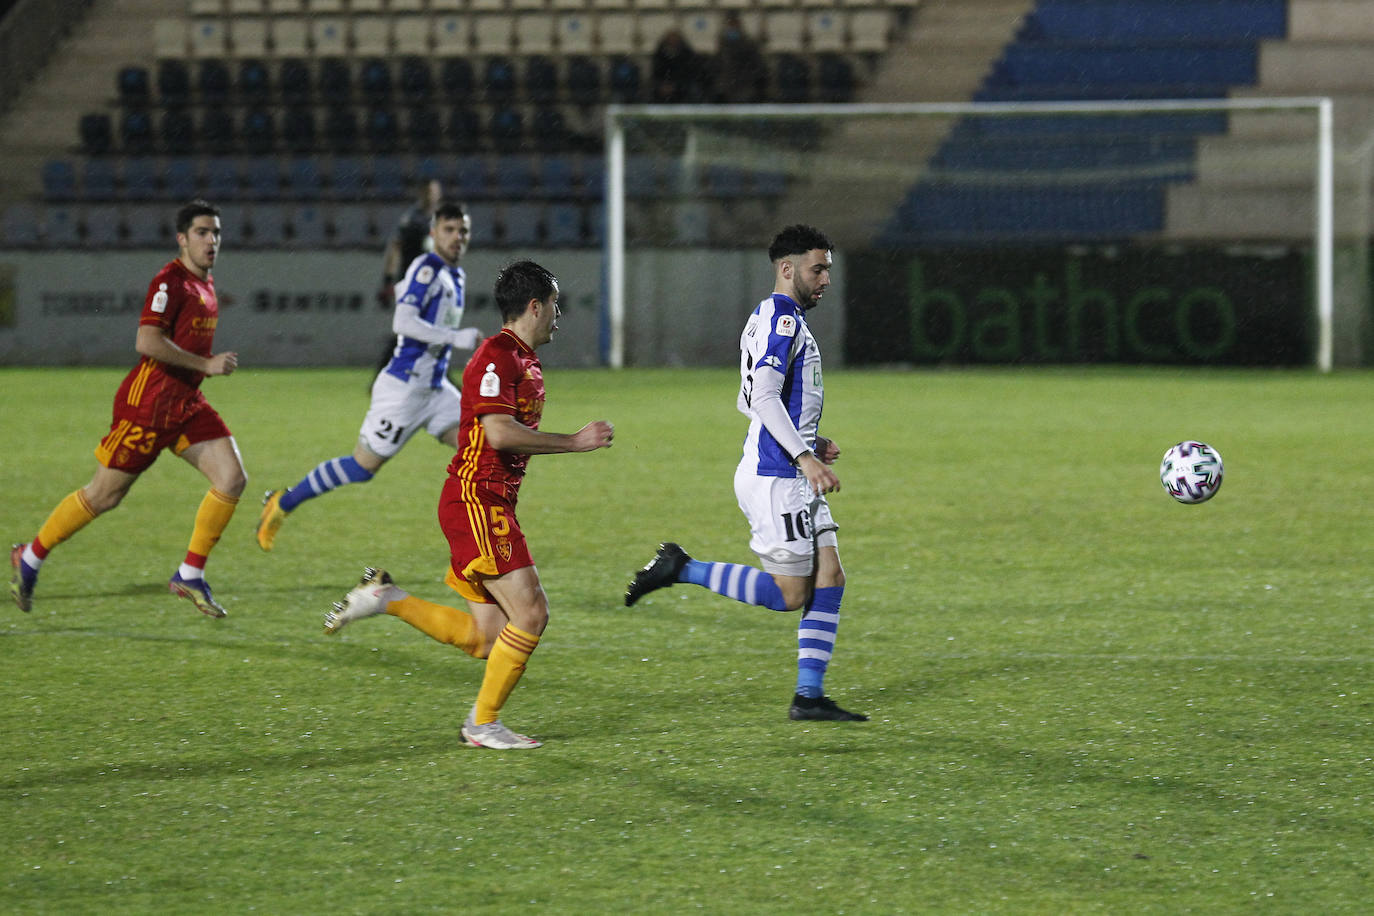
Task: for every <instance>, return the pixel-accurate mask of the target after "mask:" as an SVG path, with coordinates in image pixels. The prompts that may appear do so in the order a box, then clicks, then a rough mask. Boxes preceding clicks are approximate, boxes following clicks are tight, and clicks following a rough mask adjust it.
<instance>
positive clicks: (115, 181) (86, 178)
mask: <svg viewBox="0 0 1374 916" xmlns="http://www.w3.org/2000/svg"><path fill="white" fill-rule="evenodd" d="M134 161H137V160H134ZM118 185H119V176H118V175H117V174H116V173H115V164H114V160H112V159H87V160H86V161H85V162H84V163H83V164H82V166H81V195H80V196H81V199H82V200H114V199H115V198H116V197H118V196H119V189H118Z"/></svg>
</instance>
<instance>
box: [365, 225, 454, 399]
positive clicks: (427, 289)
mask: <svg viewBox="0 0 1374 916" xmlns="http://www.w3.org/2000/svg"><path fill="white" fill-rule="evenodd" d="M465 282H466V274H464V272H463V268H461V267H456V266H451V265H449V264H448V263H447V262H446V261H445V260H444V259H443V258H441V257H439V256H438V255H437V254H435V253H434V252H432V251H430V252H426V253H424V254H422V255H420V256H419V257H418V258H416V259H415V260H414V261H411V262H410V267H409V268H407V270H406V275H405V277H403V278H402V279H401V282H399V283H397V284H396V321H395V325H394V326H395V327H396V330H397V331H398V333H397V335H396V348H395V350H393V351H392V353H391V361H390V362H388V363H387V364H386V368H385V369H383V370H382V371H383V372H386V373H387V374H388V375H393V376H395V377H396V378H398V379H401V380H402V381H409V380H411V379H412V378H413V379H418V380H421V381H423V382H425V383H426V384H427V385H428V386H429V387H430V388H438V387H440V386H441V385H442V384H443V382H444V379H445V378H446V377H447V374H448V363H449V357H450V356H451V355H452V352H453V341H452V338H453V333H454V332H455V331H457V330H458V326H459V325H460V324H462V322H463V304H464V303H463V289H464V284H465ZM417 320H418V324H417V323H416V322H417ZM426 326H428V327H426ZM402 327H408V328H409V330H410V333H404V332H402V331H401V328H402ZM431 329H432V331H433V333H430V330H431Z"/></svg>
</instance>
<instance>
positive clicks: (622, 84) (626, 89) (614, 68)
mask: <svg viewBox="0 0 1374 916" xmlns="http://www.w3.org/2000/svg"><path fill="white" fill-rule="evenodd" d="M642 82H643V81H642V78H641V76H640V69H639V64H638V63H636V62H635V61H634V60H632V59H631V58H628V57H614V58H612V59H611V70H610V87H611V99H612V100H613V101H616V102H619V103H621V104H622V105H628V104H633V103H635V102H638V101H639V96H640V90H641V84H642Z"/></svg>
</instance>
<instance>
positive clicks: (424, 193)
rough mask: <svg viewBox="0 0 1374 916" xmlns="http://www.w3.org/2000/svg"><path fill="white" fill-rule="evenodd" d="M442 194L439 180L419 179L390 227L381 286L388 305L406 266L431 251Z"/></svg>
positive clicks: (383, 260) (383, 261)
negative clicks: (411, 198) (409, 200)
mask: <svg viewBox="0 0 1374 916" xmlns="http://www.w3.org/2000/svg"><path fill="white" fill-rule="evenodd" d="M442 196H443V186H442V185H441V184H440V183H439V181H438V179H434V178H430V179H425V180H424V181H422V182H420V183H419V185H417V186H416V189H415V203H413V204H411V205H410V207H408V208H407V209H406V211H405V212H404V213H402V214H401V218H400V219H399V220H397V221H396V228H394V229H392V230H391V237H390V238H389V239H388V240H387V243H386V253H385V254H384V255H383V259H382V288H383V289H384V290H386V293H387V298H388V302H387V303H386V304H387V305H388V306H390V305H391V303H390V301H389V300H390V296H391V290H392V289H393V288H394V287H395V286H396V284H397V283H398V282H400V280H401V275H402V274H403V273H404V272H405V269H406V268H407V267H409V266H410V263H411V262H412V261H414V260H415V259H416V258H418V257H419V256H420V255H421V254H423V253H424V252H425V251H433V250H434V245H433V243H432V242H431V241H430V234H429V229H430V224H431V223H432V221H433V218H434V207H435V206H436V205H437V204H438V203H439V198H440V197H442ZM388 353H390V350H388Z"/></svg>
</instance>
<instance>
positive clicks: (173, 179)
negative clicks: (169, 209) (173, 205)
mask: <svg viewBox="0 0 1374 916" xmlns="http://www.w3.org/2000/svg"><path fill="white" fill-rule="evenodd" d="M162 189H163V191H164V192H165V193H166V195H167V197H169V198H171V199H172V200H174V201H176V202H177V203H182V202H185V201H188V200H190V199H191V198H193V197H195V196H196V195H197V194H198V193H200V176H199V174H198V173H197V171H196V162H195V160H194V159H192V158H190V157H189V156H173V157H171V158H169V159H168V160H167V164H166V166H165V167H164V168H163V170H162Z"/></svg>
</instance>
